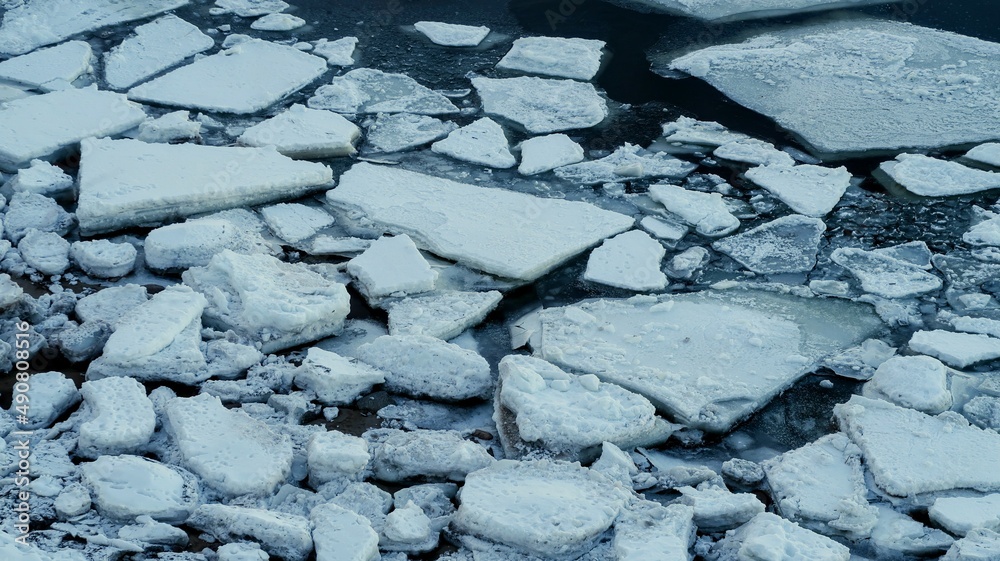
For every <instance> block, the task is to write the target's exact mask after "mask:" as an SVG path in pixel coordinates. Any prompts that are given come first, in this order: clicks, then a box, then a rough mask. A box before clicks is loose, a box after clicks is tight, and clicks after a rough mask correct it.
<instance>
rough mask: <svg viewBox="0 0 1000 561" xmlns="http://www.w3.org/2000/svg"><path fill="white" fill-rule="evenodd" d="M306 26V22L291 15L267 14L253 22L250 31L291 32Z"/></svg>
mask: <svg viewBox="0 0 1000 561" xmlns="http://www.w3.org/2000/svg"><path fill="white" fill-rule="evenodd" d="M305 24H306V20H304V19H302V18H300V17H296V16H293V15H291V14H267V15H266V16H264V17H262V18H259V19H256V20H254V22H253V23H251V24H250V29H256V30H258V31H291V30H293V29H298V28H300V27H302V26H303V25H305Z"/></svg>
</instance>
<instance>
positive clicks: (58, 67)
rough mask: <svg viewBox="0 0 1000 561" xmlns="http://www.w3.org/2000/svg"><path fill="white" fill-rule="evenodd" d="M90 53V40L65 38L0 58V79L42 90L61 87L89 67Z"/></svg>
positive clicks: (92, 54) (69, 83)
mask: <svg viewBox="0 0 1000 561" xmlns="http://www.w3.org/2000/svg"><path fill="white" fill-rule="evenodd" d="M93 56H94V53H93V50H92V49H91V48H90V43H87V42H85V41H67V42H65V43H63V44H61V45H56V46H55V47H49V48H47V49H40V50H38V51H35V52H33V53H29V54H26V55H21V56H19V57H15V58H12V59H10V60H5V61H3V62H0V81H7V82H14V83H15V84H17V85H18V86H25V87H29V88H32V89H40V90H42V91H53V90H61V89H65V88H67V87H71V83H72V82H73V80H76V79H77V78H79V77H80V76H82V75H83V74H86V73H87V72H90V71H91V70H92V69H93V68H92V66H91V63H92V62H93V61H92V59H93Z"/></svg>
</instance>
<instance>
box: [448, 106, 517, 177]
mask: <svg viewBox="0 0 1000 561" xmlns="http://www.w3.org/2000/svg"><path fill="white" fill-rule="evenodd" d="M431 150H432V151H434V152H436V153H438V154H444V155H445V156H451V157H452V158H455V159H456V160H462V161H464V162H471V163H473V164H480V165H484V166H488V167H491V168H501V169H505V168H509V167H513V166H514V164H516V163H517V160H516V159H514V155H513V154H511V153H510V145H509V144H508V142H507V136H506V135H505V134H504V132H503V127H501V126H500V125H498V124H497V123H496V121H494V120H493V119H490V118H489V117H483V118H482V119H479V120H477V121H473V122H472V123H470V124H468V125H465V126H464V127H462V128H460V129H457V130H454V131H452V132H451V133H449V134H448V137H447V138H445V139H442V140H439V141H437V142H435V143H434V144H433V145H431Z"/></svg>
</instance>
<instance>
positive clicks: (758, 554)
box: [717, 512, 851, 561]
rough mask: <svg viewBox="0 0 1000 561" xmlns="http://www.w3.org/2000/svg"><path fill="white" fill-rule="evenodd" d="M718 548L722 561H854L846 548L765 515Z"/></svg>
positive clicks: (732, 532) (734, 534)
mask: <svg viewBox="0 0 1000 561" xmlns="http://www.w3.org/2000/svg"><path fill="white" fill-rule="evenodd" d="M717 547H718V551H719V553H720V554H721V556H722V558H723V559H739V560H740V561H743V560H746V561H764V560H772V559H773V560H788V561H791V560H793V559H809V560H810V561H848V560H849V559H851V552H850V550H848V549H847V546H845V545H842V544H839V543H837V542H835V541H833V540H832V539H830V538H827V537H825V536H821V535H819V534H817V533H815V532H812V531H810V530H807V529H805V528H802V527H801V526H799V525H798V524H796V523H794V522H789V521H788V520H785V519H783V518H781V517H779V516H778V515H776V514H771V513H770V512H762V513H760V514H758V515H757V516H755V517H754V518H753V520H751V521H750V522H748V523H746V524H744V525H743V526H740V527H739V528H737V529H735V530H730V531H729V532H726V537H725V538H723V540H722V541H721V542H720V544H719V545H718V546H717Z"/></svg>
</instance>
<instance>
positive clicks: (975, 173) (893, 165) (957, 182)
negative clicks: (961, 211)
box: [876, 154, 1000, 197]
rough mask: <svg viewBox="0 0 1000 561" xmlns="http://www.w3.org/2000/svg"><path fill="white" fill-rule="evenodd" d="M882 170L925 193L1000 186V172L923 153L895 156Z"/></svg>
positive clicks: (946, 194)
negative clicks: (976, 167)
mask: <svg viewBox="0 0 1000 561" xmlns="http://www.w3.org/2000/svg"><path fill="white" fill-rule="evenodd" d="M879 171H881V172H882V173H884V174H885V176H887V177H888V178H889V179H891V180H892V181H894V182H896V183H897V184H899V185H901V186H902V187H903V188H905V189H906V190H907V191H909V192H911V193H914V194H916V195H921V196H924V197H950V196H954V195H968V194H971V193H978V192H980V191H989V190H991V189H1000V173H994V172H991V171H983V170H978V169H974V168H970V167H966V166H963V165H962V164H960V163H958V162H950V161H947V160H939V159H937V158H930V157H928V156H924V155H922V154H900V155H898V156H896V159H895V160H890V161H888V162H884V163H883V164H882V165H880V166H879ZM876 177H878V176H877V175H876Z"/></svg>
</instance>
